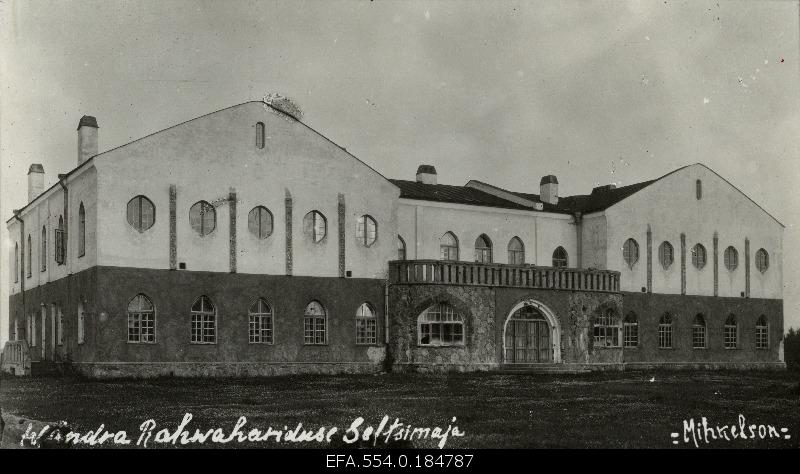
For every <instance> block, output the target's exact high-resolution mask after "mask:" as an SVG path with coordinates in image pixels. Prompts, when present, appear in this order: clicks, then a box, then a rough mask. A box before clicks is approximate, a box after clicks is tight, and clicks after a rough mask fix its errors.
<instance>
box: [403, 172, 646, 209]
mask: <svg viewBox="0 0 800 474" xmlns="http://www.w3.org/2000/svg"><path fill="white" fill-rule="evenodd" d="M659 179H661V178H659ZM389 181H391V182H392V183H394V184H395V185H396V186H397V187H399V188H400V197H401V198H404V199H419V200H422V201H437V202H451V203H457V204H469V205H473V206H487V207H499V208H503V209H524V210H527V211H532V210H534V209H533V208H532V207H529V206H523V205H522V204H517V203H515V202H511V201H508V200H506V199H503V198H501V197H498V196H495V195H493V194H489V193H487V192H484V191H481V190H479V189H475V188H472V187H469V186H450V185H445V184H422V183H418V182H416V181H404V180H399V179H390V180H389ZM656 181H658V180H657V179H654V180H650V181H644V182H641V183H635V184H630V185H628V186H623V187H621V188H609V187H607V186H602V187H598V188H595V189H593V190H592V193H591V194H581V195H576V196H563V197H560V198H559V199H558V204H555V205H554V204H549V203H541V201H540V199H539V195H538V194H530V193H518V192H513V191H507V190H505V189H502V188H497V187H496V186H492V185H489V186H492V187H494V188H496V189H498V190H500V191H505V192H507V193H509V194H513V195H515V196H517V197H520V198H522V199H526V200H529V201H533V202H537V203H541V204H542V210H543V211H544V212H557V213H561V214H572V213H574V212H581V213H583V214H588V213H591V212H598V211H602V210H604V209H608V208H609V207H611V206H613V205H614V204H616V203H618V202H620V201H622V200H623V199H625V198H627V197H628V196H630V195H632V194H634V193H636V192H637V191H640V190H642V189H644V188H646V187H647V186H649V185H651V184H653V183H654V182H656ZM482 184H486V183H482Z"/></svg>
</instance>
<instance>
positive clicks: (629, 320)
mask: <svg viewBox="0 0 800 474" xmlns="http://www.w3.org/2000/svg"><path fill="white" fill-rule="evenodd" d="M622 331H623V334H622V339H623V345H624V346H625V347H638V346H639V321H638V319H637V318H636V314H635V313H628V315H627V316H625V321H624V322H623V324H622Z"/></svg>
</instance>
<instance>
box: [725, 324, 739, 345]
mask: <svg viewBox="0 0 800 474" xmlns="http://www.w3.org/2000/svg"><path fill="white" fill-rule="evenodd" d="M736 328H737V326H733V325H726V326H725V349H736V342H737V341H736V339H737V337H736V336H737V334H736V333H737V331H736Z"/></svg>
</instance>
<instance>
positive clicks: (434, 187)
mask: <svg viewBox="0 0 800 474" xmlns="http://www.w3.org/2000/svg"><path fill="white" fill-rule="evenodd" d="M389 181H391V182H392V183H393V184H394V185H395V186H397V187H398V188H400V197H401V198H403V199H418V200H421V201H435V202H449V203H454V204H467V205H471V206H487V207H499V208H503V209H522V210H528V211H529V210H531V208H530V207H528V206H523V205H521V204H517V203H513V202H511V201H507V200H505V199H503V198H500V197H497V196H494V195H492V194H489V193H487V192H484V191H481V190H479V189H475V188H470V187H467V186H450V185H447V184H424V183H419V182H417V181H406V180H402V179H390V180H389Z"/></svg>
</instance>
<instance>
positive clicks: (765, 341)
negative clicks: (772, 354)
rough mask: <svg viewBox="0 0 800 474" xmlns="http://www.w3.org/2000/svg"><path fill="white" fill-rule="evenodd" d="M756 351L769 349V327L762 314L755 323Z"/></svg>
mask: <svg viewBox="0 0 800 474" xmlns="http://www.w3.org/2000/svg"><path fill="white" fill-rule="evenodd" d="M756 349H769V326H768V325H767V318H766V316H764V315H763V314H762V315H761V317H759V318H758V321H756Z"/></svg>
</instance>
